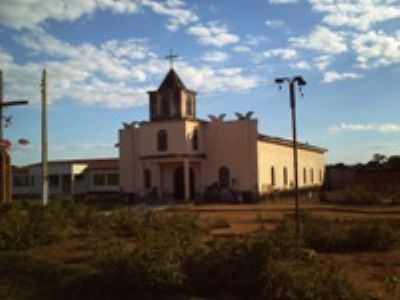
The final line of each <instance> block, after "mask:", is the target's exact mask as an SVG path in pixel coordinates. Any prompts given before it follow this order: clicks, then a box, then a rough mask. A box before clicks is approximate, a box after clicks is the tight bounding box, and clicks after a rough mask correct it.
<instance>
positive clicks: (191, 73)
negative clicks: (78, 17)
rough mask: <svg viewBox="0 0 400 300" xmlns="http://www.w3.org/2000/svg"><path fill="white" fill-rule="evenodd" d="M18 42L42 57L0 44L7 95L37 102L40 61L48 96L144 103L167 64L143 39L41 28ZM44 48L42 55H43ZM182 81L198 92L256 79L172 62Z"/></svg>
mask: <svg viewBox="0 0 400 300" xmlns="http://www.w3.org/2000/svg"><path fill="white" fill-rule="evenodd" d="M16 40H17V42H19V43H20V44H21V45H22V46H24V47H26V48H28V49H32V50H34V52H35V53H37V54H41V55H40V56H39V55H38V57H45V58H42V60H40V61H38V62H34V63H27V64H19V63H16V62H15V61H14V59H13V57H12V56H11V55H10V54H9V53H7V52H5V51H4V50H2V49H1V48H0V64H1V66H2V68H3V69H4V71H5V73H6V74H7V76H6V80H7V95H6V96H7V97H8V96H9V97H10V98H29V99H30V100H31V103H38V101H39V97H40V94H39V93H40V91H39V88H38V87H39V84H40V75H41V71H42V68H43V67H46V69H47V70H48V75H49V76H48V77H49V80H48V81H49V99H50V101H51V102H56V101H60V100H69V99H71V100H74V101H78V102H80V103H82V104H86V105H101V106H106V107H113V108H125V107H132V106H136V105H141V104H144V103H147V94H146V92H147V91H148V90H153V89H155V88H156V87H157V86H158V84H159V83H160V81H161V80H162V77H163V76H164V75H165V73H166V71H167V70H168V63H167V62H166V61H165V59H163V58H159V57H158V56H157V55H156V54H155V53H154V52H153V51H152V50H151V49H150V48H149V47H148V45H147V43H146V41H144V40H135V39H130V40H123V41H119V40H111V41H107V42H105V43H103V44H101V45H98V46H96V45H93V44H89V43H85V44H81V45H72V44H69V43H67V42H64V41H61V40H58V39H57V38H55V37H54V36H51V35H49V34H48V33H46V32H45V31H43V30H37V31H32V32H29V33H21V34H19V36H18V38H16ZM42 54H46V55H44V56H43V55H42ZM176 69H177V70H178V71H179V73H180V75H181V76H182V79H183V80H184V81H185V83H186V84H187V86H189V87H190V88H193V89H198V90H199V91H200V92H202V93H208V92H221V91H241V90H246V89H250V88H253V87H255V86H256V85H257V84H258V79H257V78H256V77H255V76H253V75H251V74H245V73H244V72H243V71H242V70H241V69H238V68H214V67H210V66H204V67H194V66H192V65H189V64H188V63H186V62H184V61H182V62H178V63H177V64H176Z"/></svg>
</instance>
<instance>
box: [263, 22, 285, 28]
mask: <svg viewBox="0 0 400 300" xmlns="http://www.w3.org/2000/svg"><path fill="white" fill-rule="evenodd" d="M265 25H266V26H267V27H270V28H280V27H283V26H285V21H283V20H266V21H265Z"/></svg>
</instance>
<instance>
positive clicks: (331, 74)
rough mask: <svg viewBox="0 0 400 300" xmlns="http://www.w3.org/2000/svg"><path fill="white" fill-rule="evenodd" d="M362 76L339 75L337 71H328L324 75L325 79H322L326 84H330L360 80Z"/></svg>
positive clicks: (353, 74) (352, 74)
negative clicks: (339, 81)
mask: <svg viewBox="0 0 400 300" xmlns="http://www.w3.org/2000/svg"><path fill="white" fill-rule="evenodd" d="M361 77H362V76H361V75H360V74H358V73H350V72H348V73H338V72H335V71H328V72H325V73H324V78H323V79H322V81H323V82H325V83H330V82H334V81H338V80H345V79H358V78H361Z"/></svg>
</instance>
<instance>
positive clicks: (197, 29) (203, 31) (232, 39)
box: [187, 22, 240, 47]
mask: <svg viewBox="0 0 400 300" xmlns="http://www.w3.org/2000/svg"><path fill="white" fill-rule="evenodd" d="M187 32H188V33H189V34H191V35H194V36H196V37H197V38H198V39H199V42H200V43H201V44H204V45H212V46H216V47H223V46H226V45H229V44H235V43H237V42H239V40H240V38H239V36H237V35H235V34H233V33H230V32H229V30H228V28H227V27H226V26H225V25H223V24H220V23H218V22H208V23H207V24H206V25H203V24H196V25H193V26H191V27H189V28H188V29H187Z"/></svg>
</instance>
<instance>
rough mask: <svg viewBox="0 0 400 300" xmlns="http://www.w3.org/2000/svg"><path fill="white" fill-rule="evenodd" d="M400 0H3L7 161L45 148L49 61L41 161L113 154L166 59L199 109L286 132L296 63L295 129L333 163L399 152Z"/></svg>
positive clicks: (22, 160)
mask: <svg viewBox="0 0 400 300" xmlns="http://www.w3.org/2000/svg"><path fill="white" fill-rule="evenodd" d="M399 29H400V1H399V0H351V1H349V0H308V1H306V0H249V1H240V0H238V1H231V0H230V1H228V0H219V1H208V0H202V1H189V0H186V1H184V0H167V1H161V0H119V1H118V0H69V1H61V0H60V1H57V0H2V1H1V2H0V68H1V69H2V70H3V71H4V77H5V95H6V98H8V99H17V98H29V100H30V105H29V106H28V107H16V108H10V109H7V110H6V112H5V115H6V116H9V115H11V116H12V117H13V123H12V125H11V126H10V127H8V128H7V129H6V130H5V135H6V137H7V138H9V139H11V140H12V141H13V142H14V143H15V142H16V141H18V139H20V138H26V139H28V140H30V141H31V144H30V145H28V146H20V145H15V146H14V147H13V149H12V158H13V161H14V163H15V164H19V165H21V164H26V163H31V162H37V161H39V160H40V105H39V104H40V88H39V84H40V77H41V71H42V69H43V68H44V67H45V68H46V69H47V71H48V76H49V78H48V81H49V97H50V99H51V104H50V107H49V126H50V128H49V148H50V159H64V158H65V159H67V158H85V157H109V156H117V154H118V153H117V149H116V148H115V147H114V144H115V143H116V142H117V139H118V129H119V128H120V127H121V124H122V122H126V121H133V120H145V119H147V118H148V108H147V95H146V91H148V90H152V89H155V88H156V87H157V86H158V85H159V83H160V81H161V80H162V78H163V77H164V75H165V73H166V71H167V70H168V62H167V61H166V60H165V59H164V57H165V55H167V54H168V52H169V50H170V49H173V50H174V51H175V52H176V53H177V54H179V56H180V57H179V59H178V60H177V61H176V63H175V69H176V70H177V72H178V73H179V75H180V77H181V78H182V80H183V81H184V82H185V84H186V85H187V86H188V87H189V88H191V89H194V90H196V91H197V92H198V115H199V117H200V118H207V115H208V114H220V113H227V118H234V112H247V111H254V112H255V116H256V117H257V118H258V120H259V130H260V131H261V132H263V133H265V134H269V135H277V136H282V137H290V133H291V131H290V130H291V129H290V111H289V104H288V92H287V89H286V88H284V89H283V90H281V91H279V90H278V88H277V87H276V86H275V85H274V84H273V80H274V78H275V77H278V76H293V75H297V74H302V75H303V76H304V77H305V79H306V80H307V83H308V84H307V86H306V88H305V89H304V98H300V97H299V99H298V126H299V136H300V139H301V140H303V141H307V142H309V143H311V144H315V145H319V146H323V147H326V148H328V149H329V153H328V154H327V160H328V162H331V163H333V162H339V161H344V162H347V163H355V162H360V161H366V160H368V159H369V158H370V157H371V156H372V154H373V153H376V152H379V153H384V154H386V155H394V154H399V152H400V151H399V148H400V121H399V113H400V99H399V96H398V95H399V85H398V78H400V30H399Z"/></svg>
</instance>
